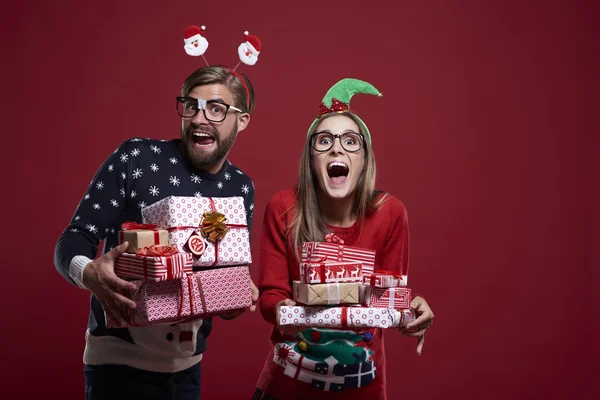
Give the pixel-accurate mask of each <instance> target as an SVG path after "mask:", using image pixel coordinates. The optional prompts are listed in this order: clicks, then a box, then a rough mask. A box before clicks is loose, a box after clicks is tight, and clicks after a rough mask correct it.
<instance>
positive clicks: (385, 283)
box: [363, 270, 408, 288]
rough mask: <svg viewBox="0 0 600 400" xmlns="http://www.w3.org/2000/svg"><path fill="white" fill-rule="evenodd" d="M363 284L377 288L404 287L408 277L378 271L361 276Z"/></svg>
mask: <svg viewBox="0 0 600 400" xmlns="http://www.w3.org/2000/svg"><path fill="white" fill-rule="evenodd" d="M363 283H364V284H366V285H369V286H374V287H378V288H392V287H405V286H406V285H407V284H408V276H406V275H400V274H397V273H395V272H391V271H383V270H379V271H377V272H375V273H372V274H363Z"/></svg>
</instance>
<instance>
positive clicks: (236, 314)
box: [220, 280, 258, 320]
mask: <svg viewBox="0 0 600 400" xmlns="http://www.w3.org/2000/svg"><path fill="white" fill-rule="evenodd" d="M250 288H251V289H252V305H251V306H250V311H251V312H254V311H256V302H257V301H258V288H257V287H256V285H255V284H254V282H252V280H250ZM245 311H246V309H245V308H240V309H238V310H232V311H228V312H225V313H223V314H220V317H221V318H222V319H225V320H230V319H234V318H237V317H239V316H240V315H242V314H243V313H244V312H245Z"/></svg>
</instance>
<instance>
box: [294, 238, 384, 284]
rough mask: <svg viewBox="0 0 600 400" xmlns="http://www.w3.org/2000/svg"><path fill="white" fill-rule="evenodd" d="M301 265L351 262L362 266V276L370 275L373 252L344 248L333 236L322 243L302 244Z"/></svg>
mask: <svg viewBox="0 0 600 400" xmlns="http://www.w3.org/2000/svg"><path fill="white" fill-rule="evenodd" d="M302 262H303V263H332V262H353V263H361V264H362V274H363V275H364V274H371V273H372V272H373V269H374V266H375V251H374V250H369V249H365V248H361V247H354V246H346V245H345V244H344V241H343V240H342V239H340V238H339V237H337V236H335V235H334V234H328V235H326V236H325V241H324V242H305V243H303V244H302Z"/></svg>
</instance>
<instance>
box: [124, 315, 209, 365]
mask: <svg viewBox="0 0 600 400" xmlns="http://www.w3.org/2000/svg"><path fill="white" fill-rule="evenodd" d="M202 322H203V321H202V320H201V319H198V320H196V321H190V322H182V323H175V324H167V323H165V324H156V325H150V326H144V327H130V328H129V333H130V334H131V337H132V339H133V341H134V342H135V344H137V345H138V346H141V347H143V348H145V349H147V350H150V351H152V352H155V353H158V354H162V355H164V356H167V357H182V356H188V357H189V356H192V355H194V353H195V352H196V340H197V334H198V330H199V329H200V327H201V326H202Z"/></svg>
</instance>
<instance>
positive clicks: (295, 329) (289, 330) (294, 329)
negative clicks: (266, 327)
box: [275, 299, 308, 336]
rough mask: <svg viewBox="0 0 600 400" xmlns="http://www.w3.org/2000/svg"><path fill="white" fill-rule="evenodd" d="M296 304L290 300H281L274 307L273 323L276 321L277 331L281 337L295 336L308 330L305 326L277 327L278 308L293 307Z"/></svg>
mask: <svg viewBox="0 0 600 400" xmlns="http://www.w3.org/2000/svg"><path fill="white" fill-rule="evenodd" d="M295 305H296V302H295V301H294V300H292V299H284V300H281V301H280V302H279V303H277V305H275V321H277V329H279V332H281V334H282V335H290V336H296V334H298V333H300V332H302V331H304V330H306V329H308V328H307V327H306V326H295V325H283V326H282V325H279V307H281V306H295Z"/></svg>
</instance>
